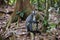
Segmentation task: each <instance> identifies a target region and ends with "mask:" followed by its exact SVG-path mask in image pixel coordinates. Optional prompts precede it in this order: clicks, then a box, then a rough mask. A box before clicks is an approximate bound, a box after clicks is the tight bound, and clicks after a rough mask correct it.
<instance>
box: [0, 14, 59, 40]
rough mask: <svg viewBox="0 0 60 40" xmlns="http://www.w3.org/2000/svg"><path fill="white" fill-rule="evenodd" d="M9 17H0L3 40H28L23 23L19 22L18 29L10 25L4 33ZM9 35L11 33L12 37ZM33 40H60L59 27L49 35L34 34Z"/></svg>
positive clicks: (13, 24)
mask: <svg viewBox="0 0 60 40" xmlns="http://www.w3.org/2000/svg"><path fill="white" fill-rule="evenodd" d="M9 17H10V15H9V14H6V15H5V16H4V17H0V35H1V36H2V37H3V38H8V37H10V38H11V37H13V36H14V37H13V38H14V40H30V36H27V30H26V27H25V21H23V22H20V23H19V27H17V25H16V23H11V26H10V28H9V29H8V30H5V32H4V31H3V29H4V27H5V24H6V22H7V20H8V19H9ZM40 27H41V23H39V28H40ZM40 30H41V29H40ZM11 33H13V36H10V35H12V34H11ZM6 40H7V39H6ZM8 40H9V39H8ZM35 40H60V27H59V28H58V29H55V30H52V31H51V32H49V33H41V35H39V34H37V33H36V35H35Z"/></svg>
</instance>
